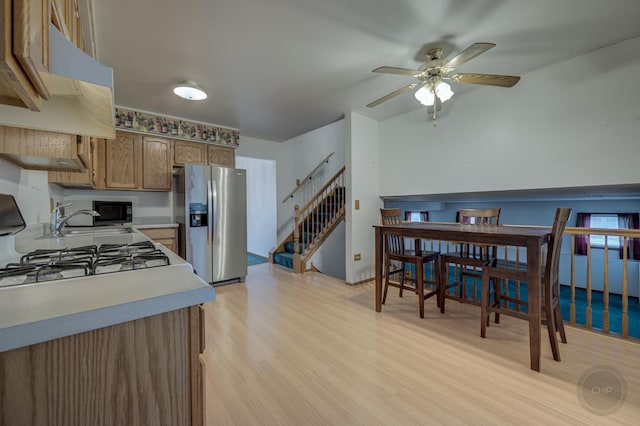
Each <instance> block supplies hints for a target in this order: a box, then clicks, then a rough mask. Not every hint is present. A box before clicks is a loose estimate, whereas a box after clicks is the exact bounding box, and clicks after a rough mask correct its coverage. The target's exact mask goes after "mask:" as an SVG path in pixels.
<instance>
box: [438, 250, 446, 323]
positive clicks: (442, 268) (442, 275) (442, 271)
mask: <svg viewBox="0 0 640 426" xmlns="http://www.w3.org/2000/svg"><path fill="white" fill-rule="evenodd" d="M437 263H438V266H437V268H438V296H437V297H438V299H440V313H441V314H444V301H445V292H446V288H447V264H446V263H445V262H444V258H443V257H441V258H440V259H439V260H438V261H437Z"/></svg>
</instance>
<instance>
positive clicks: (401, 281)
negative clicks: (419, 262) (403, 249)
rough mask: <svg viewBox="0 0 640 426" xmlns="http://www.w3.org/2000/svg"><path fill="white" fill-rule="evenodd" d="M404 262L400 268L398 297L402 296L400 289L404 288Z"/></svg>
mask: <svg viewBox="0 0 640 426" xmlns="http://www.w3.org/2000/svg"><path fill="white" fill-rule="evenodd" d="M405 266H406V265H405V264H404V262H402V270H401V271H400V297H402V291H403V290H404V268H405Z"/></svg>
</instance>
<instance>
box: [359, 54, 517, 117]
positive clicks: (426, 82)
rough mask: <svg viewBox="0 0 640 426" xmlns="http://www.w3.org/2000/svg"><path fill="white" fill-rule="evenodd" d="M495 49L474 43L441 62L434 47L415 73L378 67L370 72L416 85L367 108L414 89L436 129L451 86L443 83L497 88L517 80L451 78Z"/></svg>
mask: <svg viewBox="0 0 640 426" xmlns="http://www.w3.org/2000/svg"><path fill="white" fill-rule="evenodd" d="M493 47H495V44H494V43H474V44H472V45H471V46H469V47H468V48H466V49H465V50H463V51H462V52H460V53H458V54H457V55H456V56H455V57H453V58H452V59H449V60H446V59H441V58H440V57H441V55H442V49H440V48H438V47H436V48H432V49H429V50H428V51H427V55H426V56H427V62H425V63H424V64H422V65H421V66H420V68H418V69H417V70H412V69H407V68H397V67H388V66H384V67H380V68H376V69H374V70H373V72H378V73H383V74H398V75H408V76H411V77H415V78H416V79H418V81H416V82H414V83H411V84H407V85H406V86H404V87H401V88H399V89H398V90H394V91H393V92H391V93H389V94H387V95H385V96H383V97H381V98H378V99H376V100H375V101H373V102H371V103H369V104H368V105H367V107H369V108H373V107H375V106H378V105H380V104H381V103H383V102H385V101H388V100H389V99H391V98H394V97H396V96H398V95H400V94H402V93H404V92H407V91H409V90H412V89H415V88H418V90H416V92H415V97H416V99H418V101H420V103H422V104H423V105H426V106H434V104H435V107H434V108H433V125H434V126H435V125H436V111H437V110H438V109H439V107H440V103H441V102H445V101H447V100H448V99H450V98H451V96H453V91H452V90H451V86H450V85H449V84H447V83H446V82H445V80H449V81H453V82H455V83H465V84H482V85H486V86H497V87H513V86H514V85H515V84H516V83H517V82H518V81H519V80H520V77H518V76H513V75H496V74H470V73H456V74H454V75H451V73H452V72H453V70H455V69H456V68H458V67H459V66H460V65H462V64H464V63H466V62H468V61H470V60H471V59H473V58H475V57H476V56H478V55H480V54H481V53H484V52H486V51H487V50H489V49H491V48H493Z"/></svg>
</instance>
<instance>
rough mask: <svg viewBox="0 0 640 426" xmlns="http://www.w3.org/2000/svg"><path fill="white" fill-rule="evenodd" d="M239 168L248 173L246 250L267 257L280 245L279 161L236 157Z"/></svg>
mask: <svg viewBox="0 0 640 426" xmlns="http://www.w3.org/2000/svg"><path fill="white" fill-rule="evenodd" d="M236 167H237V168H239V169H245V170H246V171H247V251H248V253H250V254H252V255H256V256H258V257H262V258H268V257H269V250H271V249H272V248H273V247H274V246H275V245H276V244H277V241H276V239H277V228H278V222H277V201H276V196H277V194H276V162H275V160H265V159H261V158H250V157H236ZM253 264H255V263H253Z"/></svg>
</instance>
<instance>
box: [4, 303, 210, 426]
mask: <svg viewBox="0 0 640 426" xmlns="http://www.w3.org/2000/svg"><path fill="white" fill-rule="evenodd" d="M199 309H200V306H191V307H187V308H183V309H179V310H176V311H171V312H166V313H163V314H158V315H154V316H150V317H147V318H142V319H138V320H135V321H129V322H125V323H122V324H117V325H113V326H109V327H105V328H101V329H97V330H93V331H88V332H85V333H81V334H76V335H73V336H68V337H63V338H59V339H55V340H51V341H48V342H43V343H38V344H35V345H31V346H27V347H24V348H19V349H14V350H11V351H7V352H3V353H0V424H4V425H34V426H37V425H202V424H204V394H203V392H204V389H203V385H202V383H204V377H203V376H202V374H203V369H202V367H201V364H200V362H201V358H200V346H201V344H200V340H201V338H202V337H201V336H202V335H204V329H203V327H204V323H202V322H201V315H200V312H199Z"/></svg>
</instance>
